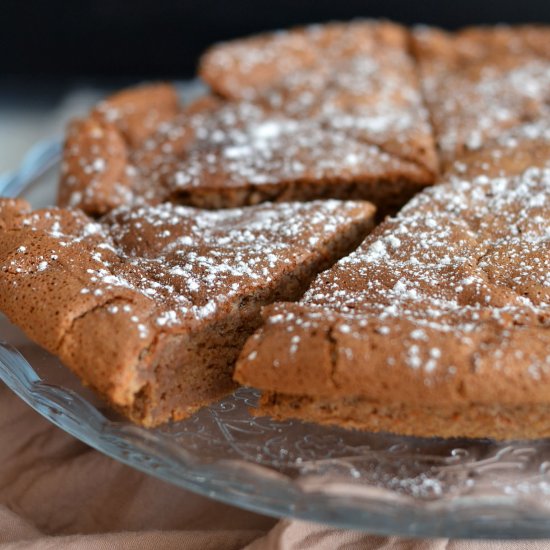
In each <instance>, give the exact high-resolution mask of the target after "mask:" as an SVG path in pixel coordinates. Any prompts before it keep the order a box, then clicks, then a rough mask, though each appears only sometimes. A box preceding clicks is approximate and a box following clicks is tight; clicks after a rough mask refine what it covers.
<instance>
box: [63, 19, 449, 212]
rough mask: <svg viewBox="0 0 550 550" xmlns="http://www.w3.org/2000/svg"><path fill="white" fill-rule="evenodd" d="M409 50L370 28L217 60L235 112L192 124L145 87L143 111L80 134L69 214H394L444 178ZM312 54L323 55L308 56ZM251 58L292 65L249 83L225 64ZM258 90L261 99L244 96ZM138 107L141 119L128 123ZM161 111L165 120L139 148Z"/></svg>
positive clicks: (199, 117)
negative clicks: (266, 205) (137, 209)
mask: <svg viewBox="0 0 550 550" xmlns="http://www.w3.org/2000/svg"><path fill="white" fill-rule="evenodd" d="M296 41H298V45H296V44H295V42H296ZM408 41H409V34H408V31H406V30H405V29H404V28H402V27H400V26H398V25H395V24H391V23H380V22H361V23H348V24H333V25H326V26H320V27H315V28H306V29H302V30H297V31H293V32H290V33H286V34H277V35H265V36H262V37H259V38H255V39H251V40H244V41H237V42H235V43H232V44H229V45H226V46H221V47H218V48H216V49H215V50H213V51H212V52H211V53H210V54H207V55H206V57H205V59H204V61H203V64H202V67H203V69H202V74H203V77H204V78H205V79H206V80H207V81H208V82H209V83H210V84H211V85H212V88H213V91H215V92H220V91H222V88H224V86H225V87H228V86H229V88H231V89H232V90H233V92H231V93H230V92H229V91H228V90H227V91H226V93H225V95H226V96H227V98H226V100H223V99H219V98H215V97H206V98H205V99H203V100H202V101H200V102H198V103H195V104H193V105H192V106H191V107H188V108H185V109H183V110H181V109H180V108H178V107H177V102H175V101H174V98H173V96H172V95H171V94H168V93H167V92H166V88H165V87H162V94H164V95H165V96H166V101H167V102H169V105H170V106H169V108H166V109H164V110H159V107H158V105H159V97H160V95H161V94H159V92H158V90H156V89H155V90H156V91H155V93H154V97H153V98H148V96H147V89H148V88H147V87H142V88H140V89H139V94H140V97H139V101H138V100H136V99H135V98H134V97H133V93H134V92H132V91H127V92H124V93H123V94H121V95H119V96H118V98H117V99H116V101H115V100H114V99H113V98H111V99H108V100H107V101H106V102H105V104H104V105H102V106H100V108H98V109H96V110H95V111H94V112H93V113H92V115H91V116H90V117H89V118H88V119H86V120H83V121H77V122H75V124H73V125H72V127H71V128H70V130H69V132H68V136H67V141H66V145H65V153H64V157H65V171H64V173H63V177H62V180H61V188H60V195H59V203H60V204H61V205H69V204H70V205H73V206H80V207H82V208H84V209H85V210H86V211H87V212H88V213H90V214H92V215H97V214H102V213H105V212H107V211H108V210H109V209H110V208H112V207H114V206H117V205H119V204H124V203H129V202H140V201H141V202H147V203H153V204H154V203H158V202H162V201H165V200H170V201H173V202H177V203H181V204H190V205H194V206H200V207H205V208H220V207H221V208H225V207H235V206H242V205H250V204H256V203H258V202H263V201H266V200H271V201H295V200H299V201H305V200H313V199H317V198H339V199H362V200H370V201H372V202H375V203H376V204H377V206H378V207H379V209H380V210H381V211H382V212H385V211H395V210H396V208H398V207H400V206H402V205H403V204H404V203H405V202H406V201H407V200H408V199H409V198H410V197H411V196H412V195H414V194H415V193H416V192H418V191H419V190H421V189H422V188H423V187H425V186H427V185H430V184H432V183H433V182H434V180H435V178H436V175H437V171H438V161H437V157H436V154H435V146H434V141H433V137H432V132H431V128H430V125H429V121H428V114H427V111H426V109H425V108H424V104H423V100H422V97H421V94H420V83H419V81H418V77H417V74H416V69H415V66H414V62H413V59H412V57H411V56H410V55H409V51H408ZM303 43H311V47H312V48H314V50H315V51H313V50H312V52H310V53H308V51H306V50H300V51H298V50H299V47H301V46H299V44H303ZM243 51H244V52H247V54H246V55H247V56H248V58H251V59H256V60H259V59H260V58H262V57H263V58H265V59H266V60H269V59H271V57H270V56H271V55H272V54H275V53H276V54H277V55H276V57H277V58H278V59H279V57H280V56H282V57H280V61H279V62H278V63H276V64H271V63H267V65H266V64H265V61H264V62H263V63H264V64H263V65H262V62H259V61H258V63H256V64H253V66H252V67H249V69H250V70H249V72H246V74H243V73H242V71H241V73H236V72H234V71H233V70H232V69H231V68H227V67H230V65H227V64H225V65H224V63H223V62H220V61H219V58H220V57H222V58H223V57H224V56H229V57H235V56H240V55H241V52H243ZM224 52H225V53H224ZM277 52H278V53H277ZM285 52H286V53H285ZM291 52H294V53H295V54H296V55H297V56H298V57H302V56H305V57H311V60H310V61H311V62H302V61H299V60H297V59H294V57H293V55H294V54H292V53H291ZM286 55H288V58H287V57H285V56H286ZM216 60H217V61H216ZM241 61H243V63H244V60H243V59H241ZM222 66H225V67H226V68H225V69H224V70H221V68H222ZM215 67H217V69H216V68H215ZM266 71H274V73H276V74H274V75H272V77H269V78H268V75H267V74H266ZM224 75H225V76H224ZM239 75H240V77H241V78H238V77H239ZM262 75H263V76H262ZM227 79H233V80H231V82H233V84H231V85H230V84H227V82H226V81H227ZM250 79H252V80H250ZM224 82H226V84H223V83H224ZM251 86H254V88H253V91H254V93H251V92H249V91H248V92H247V91H245V88H246V90H251V89H252V88H251ZM239 90H240V92H239ZM241 92H242V93H241ZM126 103H128V104H132V105H134V104H137V105H138V107H137V108H134V109H133V110H132V111H131V114H132V117H133V118H132V119H131V120H130V121H129V122H128V121H127V118H128V116H129V115H128V109H125V107H124V106H125V104H126ZM113 104H116V106H115V107H113V106H112V105H113ZM148 104H149V105H153V106H154V107H155V109H156V110H157V111H160V114H161V115H162V116H160V115H159V114H158V113H157V115H156V116H155V117H153V118H152V122H151V121H150V122H149V123H148V124H147V125H145V124H144V125H143V127H140V128H139V131H136V130H132V131H131V132H130V134H129V132H128V130H127V127H130V128H133V127H134V125H135V124H136V122H135V121H136V119H137V120H139V115H138V114H136V113H144V112H145V110H144V106H146V105H148ZM112 113H115V114H112ZM170 114H171V115H172V118H170V116H169V115H170ZM99 115H101V116H99ZM141 116H142V117H145V116H146V115H144V114H142V115H141ZM147 116H148V115H147ZM155 130H156V131H155ZM128 135H130V136H137V137H132V139H128ZM144 136H145V137H144Z"/></svg>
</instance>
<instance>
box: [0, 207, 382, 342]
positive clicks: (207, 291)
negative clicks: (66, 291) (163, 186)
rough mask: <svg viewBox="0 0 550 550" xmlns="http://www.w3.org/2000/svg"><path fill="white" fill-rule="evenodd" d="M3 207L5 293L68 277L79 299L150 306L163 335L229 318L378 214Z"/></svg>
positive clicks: (0, 247) (365, 210) (0, 235)
mask: <svg viewBox="0 0 550 550" xmlns="http://www.w3.org/2000/svg"><path fill="white" fill-rule="evenodd" d="M0 208H1V210H0V211H1V212H2V215H3V217H4V218H5V219H7V220H8V222H7V223H8V225H7V226H6V227H5V228H4V229H3V232H2V231H0V252H1V257H2V265H1V269H2V273H1V278H2V279H3V280H4V282H5V283H6V284H7V285H8V287H6V288H9V285H10V284H11V285H13V288H12V291H13V292H15V291H16V290H17V289H22V288H24V287H25V286H26V284H27V283H29V284H31V285H32V286H33V287H34V289H35V291H36V292H40V291H41V286H43V290H44V296H47V294H48V293H47V292H46V291H47V290H48V289H50V287H49V286H48V285H49V283H51V281H52V277H53V279H55V280H56V281H57V284H63V281H64V279H66V280H72V281H73V283H74V285H76V286H79V288H74V289H73V290H72V291H74V292H77V296H76V297H75V299H76V300H78V301H81V302H97V303H103V304H104V303H107V302H109V301H111V300H113V299H114V298H116V297H119V296H122V297H124V296H128V297H130V298H132V299H133V298H135V297H137V298H138V300H140V301H143V300H145V301H147V302H149V303H151V304H154V307H155V310H156V314H155V315H154V319H153V321H154V323H156V325H158V326H159V327H164V328H167V329H168V328H170V327H176V326H181V325H182V324H185V323H189V322H191V321H193V320H194V321H199V322H200V321H203V320H206V319H209V318H213V317H216V316H217V315H218V314H223V313H226V312H227V311H231V309H232V308H233V307H234V304H235V303H236V302H238V301H239V300H240V299H242V298H243V297H246V296H248V295H250V294H252V293H254V292H256V291H259V290H261V289H264V288H269V287H270V286H272V285H274V284H276V282H277V281H278V279H279V278H280V277H281V276H282V275H283V274H284V273H289V272H291V271H292V270H293V269H295V268H296V266H298V265H300V264H302V263H304V262H306V261H307V260H308V259H309V258H310V257H311V255H312V254H318V255H322V254H323V253H327V252H326V251H327V247H330V246H331V243H332V242H333V241H334V240H335V239H336V238H337V237H338V235H339V234H340V232H341V231H345V230H347V229H349V227H351V226H353V225H356V224H359V223H364V222H365V221H368V220H370V218H371V217H372V215H373V211H374V208H373V207H372V206H371V205H370V204H368V203H360V202H339V201H323V202H311V203H282V204H277V205H271V204H269V205H260V206H256V207H250V208H244V209H228V210H222V211H204V210H197V209H194V208H189V207H184V206H176V205H172V204H168V203H167V204H161V205H157V206H136V207H120V208H119V209H116V210H114V211H112V212H111V213H109V214H108V215H107V216H104V217H103V218H101V219H99V220H98V221H94V220H92V219H90V218H89V217H87V216H86V215H84V214H83V213H82V212H80V211H78V210H71V209H56V208H50V209H44V210H38V211H36V212H30V213H22V212H21V208H22V207H21V205H20V204H19V205H18V204H15V205H14V203H12V202H8V201H2V203H0ZM18 209H19V210H18ZM18 212H19V213H18ZM327 254H328V253H327ZM60 292H61V293H62V291H60ZM75 307H76V306H75ZM114 309H117V308H114ZM116 313H117V311H114V310H113V314H116ZM138 321H139V322H141V319H140V318H139V316H136V323H138ZM145 332H146V331H145V329H144V333H145Z"/></svg>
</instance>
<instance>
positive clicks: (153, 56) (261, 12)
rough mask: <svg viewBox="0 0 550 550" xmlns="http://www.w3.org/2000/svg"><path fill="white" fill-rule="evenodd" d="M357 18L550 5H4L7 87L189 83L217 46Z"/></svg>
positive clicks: (450, 15) (315, 0) (471, 20)
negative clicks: (50, 82) (38, 82)
mask: <svg viewBox="0 0 550 550" xmlns="http://www.w3.org/2000/svg"><path fill="white" fill-rule="evenodd" d="M358 16H369V17H386V18H390V19H394V20H397V21H402V22H404V23H418V22H422V23H429V24H437V25H442V26H444V27H447V28H456V27H460V26H464V25H468V24H475V23H497V22H531V21H540V22H548V21H550V0H501V1H487V0H477V1H476V0H452V1H448V0H440V1H437V0H429V1H422V0H402V1H392V0H381V1H374V0H372V1H365V0H363V1H359V0H352V1H346V0H340V1H338V0H336V1H335V0H332V1H328V0H310V1H300V0H295V1H291V0H285V1H280V2H277V1H269V0H267V1H266V0H256V1H253V0H226V1H223V0H195V1H190V0H189V1H184V0H179V1H178V0H133V1H131V0H0V21H1V22H2V25H1V31H0V46H1V51H2V53H1V55H0V77H4V78H3V79H2V80H4V81H5V79H6V77H7V78H9V79H10V80H11V79H13V78H14V77H17V78H21V77H24V78H29V77H32V78H39V79H44V78H45V77H46V78H54V79H74V78H80V77H92V78H99V77H110V78H112V77H116V78H123V79H126V78H127V79H132V78H137V77H139V78H149V77H166V78H185V77H189V76H191V75H192V74H193V72H194V70H195V67H196V61H197V58H198V56H199V54H200V53H201V52H202V51H203V50H204V49H205V48H206V47H207V46H208V45H210V44H212V43H213V42H216V41H219V40H224V39H229V38H233V37H237V36H242V35H246V34H250V33H254V32H259V31H262V30H267V29H274V28H281V27H287V26H291V25H297V24H304V23H311V22H316V21H326V20H330V19H350V18H353V17H358Z"/></svg>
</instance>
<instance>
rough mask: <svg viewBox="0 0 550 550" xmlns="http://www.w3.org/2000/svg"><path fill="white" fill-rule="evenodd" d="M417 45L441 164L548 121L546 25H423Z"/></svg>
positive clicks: (549, 81)
mask: <svg viewBox="0 0 550 550" xmlns="http://www.w3.org/2000/svg"><path fill="white" fill-rule="evenodd" d="M413 46H414V53H415V55H416V57H417V59H418V63H419V68H420V75H421V78H422V86H423V92H424V96H425V99H426V103H427V105H428V108H429V111H430V117H431V121H432V123H433V126H434V132H435V136H436V140H437V145H438V148H439V151H440V154H441V160H442V165H443V167H444V168H446V167H448V166H449V164H450V163H452V162H453V161H454V160H456V159H460V158H461V157H462V156H463V155H465V154H468V153H469V152H471V151H478V150H481V149H483V148H485V147H489V148H491V147H492V141H493V140H495V139H496V138H500V139H504V136H503V134H506V133H509V132H512V133H514V132H516V133H518V132H521V129H522V127H525V133H526V134H529V132H530V131H531V130H532V127H533V123H535V124H536V123H540V122H541V121H549V120H550V107H549V105H550V29H549V28H548V27H536V26H519V27H506V26H500V27H487V28H483V27H477V28H469V29H465V30H462V31H459V32H457V33H447V32H444V31H441V30H438V29H433V28H420V29H417V30H416V31H415V33H414V40H413ZM547 124H548V122H547Z"/></svg>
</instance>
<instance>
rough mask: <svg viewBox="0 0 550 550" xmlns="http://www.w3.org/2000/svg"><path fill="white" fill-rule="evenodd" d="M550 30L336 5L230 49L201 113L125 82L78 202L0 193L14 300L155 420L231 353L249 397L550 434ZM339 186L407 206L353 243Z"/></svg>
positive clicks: (416, 423) (478, 429)
mask: <svg viewBox="0 0 550 550" xmlns="http://www.w3.org/2000/svg"><path fill="white" fill-rule="evenodd" d="M549 39H550V29H549V28H548V27H536V26H521V27H507V26H498V27H492V28H489V27H487V28H483V27H478V28H470V29H465V30H462V31H458V32H454V33H450V32H445V31H442V30H439V29H435V28H427V27H418V28H415V29H413V30H412V31H411V30H407V29H405V28H404V27H402V26H400V25H396V24H393V23H388V22H381V21H355V22H351V23H330V24H326V25H315V26H310V27H303V28H297V29H292V30H290V31H284V32H276V33H267V34H264V35H261V36H256V37H251V38H245V39H242V40H236V41H233V42H229V43H225V44H220V45H217V46H214V47H213V48H211V49H210V50H209V51H208V52H207V53H206V54H205V56H204V57H203V59H202V61H201V63H200V75H201V77H202V79H203V80H204V81H205V82H206V83H207V84H208V85H209V86H210V91H209V92H208V93H206V94H205V95H204V96H203V97H201V98H199V99H198V100H197V101H195V102H194V103H192V104H190V105H185V106H182V105H180V104H179V101H178V97H177V94H176V92H175V90H174V89H173V88H172V87H171V86H169V85H166V84H158V85H146V86H141V87H138V88H134V89H131V90H126V91H123V92H121V93H119V94H117V95H115V96H112V97H110V98H108V99H107V100H106V101H104V102H103V103H101V104H100V105H98V106H97V107H96V108H95V109H93V110H92V112H91V113H90V114H89V115H88V116H87V117H85V118H84V119H82V120H77V121H74V123H73V124H72V125H71V127H70V129H69V131H68V133H67V138H66V142H65V146H64V161H63V165H62V176H61V184H60V189H59V204H60V205H62V206H63V207H65V208H63V209H46V210H42V211H38V212H35V213H30V212H24V210H25V208H26V206H25V205H24V204H23V203H21V202H17V201H15V202H14V201H3V202H2V207H1V210H0V310H4V311H6V312H7V314H8V315H9V316H10V318H11V319H12V320H13V321H14V322H15V323H17V324H19V325H20V326H22V328H23V329H24V330H25V331H26V332H27V333H28V334H29V335H30V336H31V337H32V338H34V339H35V340H36V341H37V342H38V343H40V344H41V345H43V346H45V347H46V348H47V349H49V350H50V351H52V352H53V353H56V354H57V355H59V356H60V357H61V359H62V360H63V361H64V362H65V363H66V364H67V365H69V366H70V367H71V368H72V369H73V370H75V371H76V372H77V373H78V374H79V375H80V376H81V377H82V379H83V380H84V381H85V382H86V383H88V384H90V385H91V386H93V387H94V388H95V389H97V390H98V391H99V392H100V393H102V394H103V395H105V396H106V397H107V398H108V399H109V401H110V402H111V403H112V404H113V405H114V406H115V407H117V408H118V409H119V410H121V411H123V412H124V413H125V414H126V415H128V416H129V417H130V418H132V419H133V420H134V421H136V422H140V423H142V424H145V425H148V426H151V425H155V424H157V423H160V422H163V421H165V420H168V419H170V418H173V419H178V418H184V417H185V416H187V415H188V414H190V413H192V412H193V411H194V410H196V409H197V408H198V407H200V406H201V405H202V404H205V403H209V402H210V401H212V400H214V399H216V398H217V397H220V396H221V395H223V394H224V393H225V392H228V391H230V390H231V389H232V388H233V387H234V383H233V382H232V380H231V374H232V371H233V366H234V363H235V360H236V358H237V356H238V355H239V353H240V356H239V360H238V363H237V368H236V372H235V380H236V381H237V382H238V383H241V384H245V385H250V386H254V387H256V388H259V389H260V390H262V392H263V395H262V398H261V401H260V406H259V409H258V411H257V414H270V415H273V416H275V417H277V418H289V417H293V418H303V419H306V420H312V421H316V422H322V423H328V424H338V425H341V426H346V427H354V428H361V429H368V430H373V431H379V430H383V431H391V432H396V433H401V434H411V435H420V436H434V435H435V436H444V437H453V436H470V437H488V436H489V437H495V438H515V437H518V438H532V437H546V436H550V423H549V422H548V421H547V416H548V413H550V398H549V397H548V396H549V395H550V313H549V307H550V306H549V304H550V280H549V278H548V273H549V272H550V270H549V268H550V263H549V262H550V254H549V252H550V250H549V243H550V229H549V227H550V200H549V199H550V40H549ZM440 174H443V175H440ZM413 196H414V197H413ZM411 197H413V198H412V200H410V202H408V203H407V201H408V200H409V199H411ZM317 199H332V200H328V201H327V202H323V201H319V202H317ZM333 199H340V200H341V199H355V200H356V199H367V200H370V201H372V202H374V203H375V204H376V205H377V207H378V212H379V216H380V219H383V216H384V215H385V214H388V213H395V211H397V209H398V208H399V207H401V206H403V205H404V204H405V203H407V204H406V205H405V206H404V208H403V209H402V210H401V211H400V212H399V213H398V214H397V215H396V216H395V217H389V218H386V219H385V220H384V221H383V222H382V223H381V225H379V226H378V227H377V228H376V230H375V231H374V232H373V233H372V234H371V235H369V236H368V237H367V238H366V240H364V242H362V243H361V240H362V238H363V237H364V236H365V235H366V234H367V232H368V231H369V228H370V226H371V223H372V220H371V219H372V214H373V207H372V206H370V205H369V204H368V203H365V202H361V203H359V202H338V201H334V200H333ZM266 201H270V203H267V202H266ZM295 201H300V202H295ZM307 201H313V202H307ZM258 203H265V204H263V205H260V206H258V205H257V204H258ZM273 203H275V204H273ZM183 205H187V206H183ZM189 205H191V206H192V207H190V206H189ZM250 205H256V206H250ZM243 206H244V208H241V207H243ZM75 207H78V208H80V209H82V210H83V211H84V212H85V213H83V212H81V211H80V210H74V208H75ZM196 207H200V208H202V209H203V210H198V209H197V208H196ZM237 207H238V208H237ZM205 209H226V210H220V211H218V212H212V211H208V210H205ZM89 216H90V217H89ZM355 246H359V248H357V250H355V251H354V252H352V253H351V254H349V255H348V256H346V257H344V258H343V259H341V260H340V261H339V262H338V263H337V264H336V265H334V266H333V267H332V268H331V269H329V270H327V271H324V272H322V273H320V274H319V272H320V271H322V270H323V269H324V268H326V267H328V266H329V265H331V264H332V263H333V262H334V261H336V259H337V258H340V257H342V256H343V255H344V254H346V253H347V252H349V251H351V250H352V249H353V248H354V247H355ZM316 274H318V275H317V276H316ZM313 279H314V281H313V283H312V284H311V286H310V287H309V285H310V283H311V281H312V280H313ZM308 287H309V290H307V292H306V294H305V295H303V297H302V298H301V299H300V296H302V294H303V292H304V291H305V290H306V288H308ZM37 292H39V293H41V295H42V296H44V299H41V300H40V302H39V303H37V301H36V295H37ZM298 299H299V301H297V302H295V301H293V300H298ZM267 304H270V305H267ZM263 306H265V307H263ZM262 307H263V310H262V312H261V313H260V310H261V308H262ZM262 319H263V320H262ZM256 329H257V332H256V333H255V334H254V335H253V336H252V337H250V338H249V339H248V341H247V343H246V344H244V343H245V341H246V340H247V338H248V337H249V335H250V334H251V333H252V332H254V330H256ZM99 343H101V345H100V344H99ZM243 345H245V347H244V350H242V348H243ZM241 350H242V353H241Z"/></svg>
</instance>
